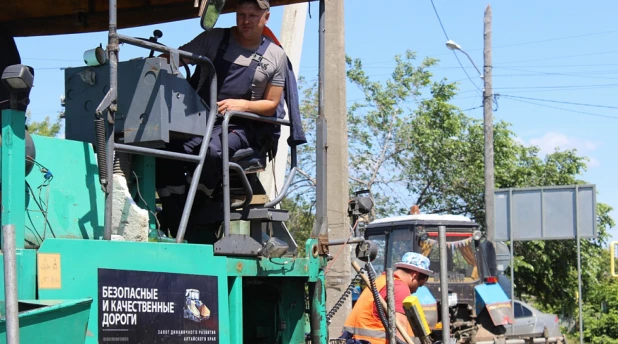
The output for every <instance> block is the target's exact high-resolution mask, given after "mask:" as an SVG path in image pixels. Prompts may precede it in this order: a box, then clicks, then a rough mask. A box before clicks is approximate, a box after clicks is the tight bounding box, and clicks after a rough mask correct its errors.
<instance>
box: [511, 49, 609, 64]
mask: <svg viewBox="0 0 618 344" xmlns="http://www.w3.org/2000/svg"><path fill="white" fill-rule="evenodd" d="M617 52H618V50H610V51H603V52H599V53H590V54H578V55H567V56H555V57H547V58H541V59H533V60H520V61H508V62H502V63H500V64H502V65H504V64H511V63H520V62H535V61H548V60H558V59H566V58H571V57H582V56H595V55H605V54H613V53H617Z"/></svg>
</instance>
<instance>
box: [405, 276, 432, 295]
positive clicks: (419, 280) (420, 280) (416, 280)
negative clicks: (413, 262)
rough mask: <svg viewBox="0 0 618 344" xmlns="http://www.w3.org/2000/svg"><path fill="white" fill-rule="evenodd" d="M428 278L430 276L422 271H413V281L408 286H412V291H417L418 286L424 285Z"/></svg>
mask: <svg viewBox="0 0 618 344" xmlns="http://www.w3.org/2000/svg"><path fill="white" fill-rule="evenodd" d="M428 279H429V276H427V275H425V274H422V273H420V272H413V273H412V278H411V281H410V283H409V284H408V287H410V291H411V292H412V293H416V291H417V290H418V288H419V287H422V286H423V285H424V284H425V282H427V280H428Z"/></svg>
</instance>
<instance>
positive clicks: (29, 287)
mask: <svg viewBox="0 0 618 344" xmlns="http://www.w3.org/2000/svg"><path fill="white" fill-rule="evenodd" d="M16 258H17V261H16V268H17V276H18V279H17V297H18V298H19V299H20V300H24V299H26V300H34V299H35V298H36V251H35V250H21V249H20V250H17V252H16ZM0 260H2V261H4V256H3V255H2V253H1V252H0ZM0 286H1V287H0V290H2V292H0V300H1V301H4V264H0Z"/></svg>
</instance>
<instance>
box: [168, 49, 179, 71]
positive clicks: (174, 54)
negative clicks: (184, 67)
mask: <svg viewBox="0 0 618 344" xmlns="http://www.w3.org/2000/svg"><path fill="white" fill-rule="evenodd" d="M179 66H180V55H178V51H175V50H172V51H170V67H172V74H174V75H178V73H180V72H179V71H178V67H179Z"/></svg>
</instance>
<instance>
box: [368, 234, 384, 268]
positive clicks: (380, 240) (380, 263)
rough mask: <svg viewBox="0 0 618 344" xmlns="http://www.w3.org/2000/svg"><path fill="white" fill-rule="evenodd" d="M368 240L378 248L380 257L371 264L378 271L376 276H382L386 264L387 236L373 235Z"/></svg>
mask: <svg viewBox="0 0 618 344" xmlns="http://www.w3.org/2000/svg"><path fill="white" fill-rule="evenodd" d="M367 239H369V240H371V241H373V242H374V243H376V245H377V246H378V256H377V257H376V259H375V260H374V261H373V262H371V264H372V265H373V268H374V269H375V270H376V274H377V275H380V274H381V273H382V272H384V269H385V267H384V263H385V262H386V240H387V237H386V235H384V234H382V235H371V236H369V237H368V238H367Z"/></svg>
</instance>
